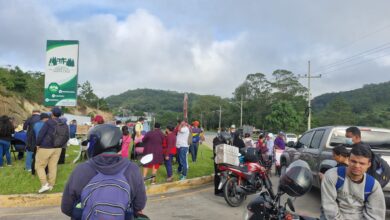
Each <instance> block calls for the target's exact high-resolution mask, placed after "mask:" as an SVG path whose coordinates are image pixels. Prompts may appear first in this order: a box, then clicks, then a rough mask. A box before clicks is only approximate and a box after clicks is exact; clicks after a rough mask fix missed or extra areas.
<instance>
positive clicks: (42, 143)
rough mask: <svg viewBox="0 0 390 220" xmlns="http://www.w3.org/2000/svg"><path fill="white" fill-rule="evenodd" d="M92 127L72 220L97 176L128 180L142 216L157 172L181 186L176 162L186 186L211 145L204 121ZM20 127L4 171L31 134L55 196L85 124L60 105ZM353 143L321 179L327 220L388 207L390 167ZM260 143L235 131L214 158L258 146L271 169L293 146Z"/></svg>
mask: <svg viewBox="0 0 390 220" xmlns="http://www.w3.org/2000/svg"><path fill="white" fill-rule="evenodd" d="M92 124H93V126H92V127H91V128H90V129H89V131H88V134H87V136H86V137H87V140H86V142H87V143H88V145H89V147H88V155H89V156H90V158H91V159H90V160H88V161H87V162H85V163H83V164H82V165H81V166H79V167H77V168H76V169H75V170H74V171H73V173H72V175H71V177H70V178H69V180H68V183H67V185H66V187H65V190H64V197H63V201H62V210H63V212H64V213H65V214H67V215H69V216H71V215H73V214H74V213H73V211H74V207H75V204H77V203H79V202H80V200H82V198H83V195H82V191H83V190H84V186H86V185H87V184H88V183H90V181H92V180H95V178H103V179H104V178H107V176H110V175H111V176H112V175H117V173H119V174H120V175H119V174H118V175H119V176H117V177H118V178H119V179H120V178H122V179H124V180H126V182H128V184H130V185H131V187H130V188H131V191H132V193H131V195H132V196H131V198H130V200H131V203H132V204H133V205H134V206H133V208H134V210H135V211H136V212H141V211H142V209H143V208H144V207H145V203H146V194H145V187H144V178H146V177H147V176H148V175H149V173H150V172H151V174H152V176H153V178H151V183H152V184H155V183H156V175H157V171H158V170H159V169H160V166H161V165H162V164H164V165H165V169H166V182H171V181H173V180H174V175H173V172H174V171H173V164H174V162H176V163H177V164H178V167H177V172H178V173H179V174H180V177H179V180H185V179H186V178H187V176H188V168H189V163H188V158H190V159H191V160H192V162H193V163H196V162H197V160H198V150H199V144H200V143H201V142H202V141H204V135H203V130H202V129H201V128H200V125H199V122H198V121H193V122H192V123H191V125H190V124H189V123H188V122H187V121H186V120H180V121H178V122H177V124H176V126H173V125H168V126H166V127H165V129H164V128H162V126H161V124H160V123H157V122H156V123H154V125H153V129H151V130H149V128H147V130H148V131H146V130H145V128H144V118H142V117H141V118H139V119H138V121H137V123H136V124H135V125H134V128H133V130H132V132H131V131H130V129H129V126H127V125H124V124H122V123H121V122H119V121H117V122H116V123H115V125H113V124H109V123H105V120H104V118H103V117H102V116H100V115H97V116H95V117H94V118H93V120H92ZM16 127H18V126H16V125H15V121H14V120H13V119H12V118H10V117H7V116H1V117H0V156H1V157H0V169H4V165H5V164H7V166H12V158H11V154H10V146H11V142H12V140H13V139H15V137H17V133H20V132H25V143H26V149H25V152H26V154H25V157H26V160H25V170H26V171H27V172H31V173H32V174H33V175H35V174H37V176H38V178H39V181H40V183H41V188H40V189H39V190H38V193H43V192H46V191H50V190H52V189H53V187H54V186H55V183H56V174H57V164H59V163H64V159H61V157H63V158H65V152H66V146H67V143H68V140H69V139H70V138H75V137H76V131H77V122H76V121H75V120H72V121H71V122H70V123H69V125H68V124H67V122H66V119H65V118H63V117H62V111H61V109H60V108H57V107H55V108H53V109H52V110H51V112H50V113H45V112H40V111H38V110H34V111H33V112H32V116H31V117H29V118H28V119H27V120H26V121H25V123H24V124H23V128H22V129H15V128H16ZM346 138H347V139H348V141H349V143H348V144H349V145H348V146H347V145H339V146H335V147H334V148H333V159H334V160H335V161H336V162H337V165H336V167H335V168H331V169H329V170H327V171H326V172H325V170H324V171H322V173H321V174H320V179H321V202H322V207H321V218H322V219H345V218H346V217H347V216H349V217H351V218H350V219H360V218H364V219H383V218H384V216H385V210H386V207H385V201H384V195H383V191H382V187H384V185H386V184H387V183H388V177H387V176H383V175H379V174H378V172H379V171H381V172H384V171H383V170H381V169H382V168H383V166H382V167H381V166H380V165H377V163H378V161H379V163H382V165H386V166H388V165H387V163H386V162H383V159H380V157H379V156H378V155H376V154H375V153H374V152H373V151H372V150H371V148H370V146H369V145H368V144H366V143H362V142H361V134H360V130H359V129H358V128H357V127H350V128H348V129H347V130H346ZM256 139H257V141H254V140H253V137H251V135H250V134H249V133H244V134H241V133H240V132H238V131H236V128H235V126H234V125H232V126H231V127H230V129H229V130H222V131H220V132H219V133H218V135H217V136H216V137H215V138H214V139H213V147H214V157H215V147H216V146H217V145H219V144H223V143H225V144H230V145H233V146H236V147H238V148H240V149H243V148H256V149H257V150H258V152H259V155H260V156H261V157H260V158H261V160H262V161H263V162H264V164H267V162H269V163H270V164H271V165H272V164H273V163H275V165H276V166H277V163H278V155H277V154H278V152H279V151H283V150H285V148H286V137H285V134H284V132H279V133H278V134H277V136H276V137H274V135H273V134H272V133H264V134H260V135H259V136H258V138H256ZM349 148H350V149H351V150H348V149H349ZM189 153H190V154H191V156H190V157H188V154H189ZM147 154H152V155H153V159H152V160H151V161H150V162H149V163H147V164H144V165H143V171H142V173H141V172H140V171H139V169H138V166H136V165H135V164H134V163H131V162H130V161H131V160H132V159H134V160H137V159H138V157H137V156H139V155H147ZM4 157H5V159H6V160H5V161H4ZM19 158H20V157H19ZM378 158H379V159H378ZM61 160H62V161H61ZM214 166H215V174H216V175H215V180H214V181H215V192H214V193H215V195H219V196H220V195H221V194H222V192H221V191H220V190H218V184H219V179H218V175H217V173H218V168H217V165H216V164H214ZM269 168H270V167H269ZM98 174H101V176H99V175H98ZM96 176H98V177H96ZM386 178H387V179H386ZM75 198H77V199H76V200H75Z"/></svg>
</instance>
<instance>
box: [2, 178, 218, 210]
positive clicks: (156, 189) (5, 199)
mask: <svg viewBox="0 0 390 220" xmlns="http://www.w3.org/2000/svg"><path fill="white" fill-rule="evenodd" d="M213 176H214V175H209V176H202V177H197V178H193V179H188V180H183V181H175V182H171V183H162V184H157V185H150V186H148V189H147V191H146V193H147V195H148V196H150V195H157V194H163V193H172V192H177V191H181V190H185V189H191V188H196V187H199V186H202V185H204V184H207V183H210V182H212V181H213ZM61 198H62V193H52V194H20V195H0V208H11V207H39V206H59V205H60V204H61Z"/></svg>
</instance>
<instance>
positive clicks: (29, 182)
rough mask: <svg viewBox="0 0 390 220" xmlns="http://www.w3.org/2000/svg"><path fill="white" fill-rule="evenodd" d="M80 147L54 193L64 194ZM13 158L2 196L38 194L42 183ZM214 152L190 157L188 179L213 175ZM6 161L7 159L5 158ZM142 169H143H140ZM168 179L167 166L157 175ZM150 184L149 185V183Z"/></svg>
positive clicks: (1, 175) (1, 173) (4, 171)
mask: <svg viewBox="0 0 390 220" xmlns="http://www.w3.org/2000/svg"><path fill="white" fill-rule="evenodd" d="M78 149H79V147H78V146H70V147H68V149H67V152H66V154H67V155H68V156H67V157H66V161H65V164H63V165H59V166H58V170H57V181H56V185H55V187H54V189H53V191H52V192H62V191H63V189H64V187H65V184H66V181H67V179H68V177H69V175H70V174H71V172H72V170H73V169H74V168H75V167H76V166H77V164H73V163H72V161H73V160H74V159H75V158H76V156H77V154H78ZM11 156H12V166H11V167H7V166H5V167H4V168H1V169H0V195H7V194H24V193H36V192H37V191H38V189H39V188H40V183H39V180H38V177H37V176H32V175H31V173H29V172H27V171H25V170H24V163H25V160H24V159H23V160H17V161H14V158H13V155H12V154H11ZM211 157H212V150H210V148H208V147H207V146H205V145H201V146H200V148H199V152H198V161H197V162H196V163H192V162H190V161H191V155H190V154H189V155H188V161H189V166H190V168H189V170H188V176H187V178H188V179H189V178H194V177H200V176H205V175H210V174H211V173H213V169H214V168H213V161H212V159H211ZM4 159H5V158H4ZM140 169H141V168H140ZM173 170H174V171H176V170H177V163H175V164H174V167H173ZM165 178H166V170H165V166H161V167H160V169H159V171H158V173H157V183H164V182H165ZM174 178H175V180H178V178H179V174H177V172H174ZM148 184H149V183H148Z"/></svg>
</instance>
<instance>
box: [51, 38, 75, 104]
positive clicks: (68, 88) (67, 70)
mask: <svg viewBox="0 0 390 220" xmlns="http://www.w3.org/2000/svg"><path fill="white" fill-rule="evenodd" d="M78 58H79V41H77V40H48V41H47V46H46V72H45V100H44V104H45V106H76V105H77V77H78V66H79V60H78Z"/></svg>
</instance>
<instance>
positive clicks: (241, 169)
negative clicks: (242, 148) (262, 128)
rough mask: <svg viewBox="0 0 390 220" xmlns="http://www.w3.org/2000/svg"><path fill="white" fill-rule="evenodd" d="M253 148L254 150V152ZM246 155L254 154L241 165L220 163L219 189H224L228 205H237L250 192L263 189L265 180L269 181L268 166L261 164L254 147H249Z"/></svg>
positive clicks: (253, 192)
mask: <svg viewBox="0 0 390 220" xmlns="http://www.w3.org/2000/svg"><path fill="white" fill-rule="evenodd" d="M252 149H253V152H252ZM247 150H249V151H251V152H249V153H248V152H247V153H246V154H247V155H246V157H247V158H248V155H252V157H251V158H249V159H247V160H246V162H244V163H243V164H241V165H239V166H234V165H229V164H219V165H218V170H219V171H220V172H219V173H218V175H219V176H220V182H219V186H218V189H219V190H221V189H223V195H224V198H225V201H226V202H227V204H228V205H230V206H232V207H237V206H240V205H241V204H242V202H243V201H244V200H245V199H246V196H247V195H249V194H255V193H257V192H259V191H261V190H262V188H263V185H264V184H270V182H269V183H266V182H265V180H268V181H269V178H268V176H267V170H266V168H265V167H264V166H263V165H262V164H261V162H260V160H259V157H258V152H257V151H256V149H254V148H248V149H247Z"/></svg>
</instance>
